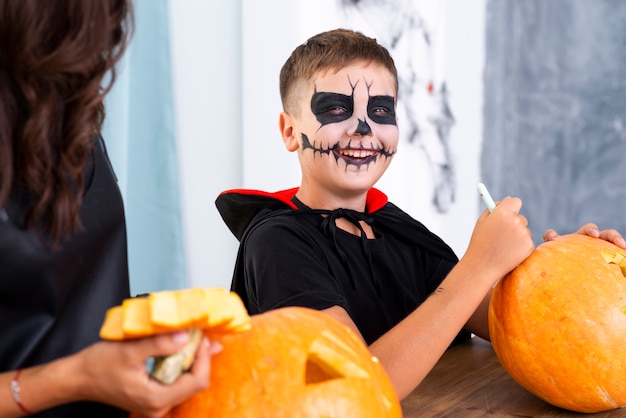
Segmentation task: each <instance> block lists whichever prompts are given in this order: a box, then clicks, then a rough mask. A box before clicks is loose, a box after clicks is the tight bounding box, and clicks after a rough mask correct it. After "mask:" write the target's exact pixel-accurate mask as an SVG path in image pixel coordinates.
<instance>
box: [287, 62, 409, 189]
mask: <svg viewBox="0 0 626 418" xmlns="http://www.w3.org/2000/svg"><path fill="white" fill-rule="evenodd" d="M394 85H395V84H394V80H393V77H392V75H391V74H390V73H389V71H387V70H386V69H384V68H383V67H381V66H378V65H374V64H370V65H367V66H365V65H363V64H353V65H350V66H347V67H344V68H343V69H341V70H340V71H338V72H336V73H335V72H332V71H327V72H324V73H321V74H318V75H317V76H316V77H315V78H314V79H313V80H312V82H311V83H310V84H309V87H308V91H307V92H305V94H304V95H303V97H304V98H305V100H303V102H302V104H301V105H300V108H299V112H298V115H297V116H296V117H293V120H294V138H295V140H297V141H298V155H299V158H300V165H301V167H302V175H303V178H302V180H303V182H302V184H303V186H305V185H311V186H315V187H318V188H321V189H322V190H326V191H330V192H333V193H342V192H349V191H352V192H363V191H366V190H369V188H371V187H372V186H373V185H374V184H375V183H376V182H377V181H378V179H380V177H381V176H382V175H383V173H384V172H385V170H386V169H387V167H388V166H389V163H390V162H391V158H392V157H393V155H394V154H395V152H396V149H397V146H398V126H397V123H396V114H395V104H396V92H395V88H394Z"/></svg>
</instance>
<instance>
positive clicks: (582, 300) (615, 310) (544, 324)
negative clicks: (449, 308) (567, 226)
mask: <svg viewBox="0 0 626 418" xmlns="http://www.w3.org/2000/svg"><path fill="white" fill-rule="evenodd" d="M625 253H626V251H624V250H623V249H620V248H619V247H617V246H615V245H613V244H611V243H609V242H606V241H604V240H600V239H594V238H591V237H587V236H582V235H575V234H572V235H566V236H562V237H560V238H558V239H557V240H555V241H550V242H546V243H544V244H542V245H540V246H538V247H537V249H536V250H535V251H534V252H533V254H531V256H530V257H529V258H528V259H526V261H524V262H523V263H522V264H521V265H520V266H518V267H517V268H516V269H515V270H514V271H512V272H511V273H510V274H509V275H508V276H507V277H506V278H504V279H503V280H501V281H500V282H499V283H498V284H497V285H496V287H495V289H494V293H493V296H492V300H491V304H490V307H489V330H490V335H491V342H492V345H493V348H494V351H495V353H496V355H497V356H498V359H499V360H500V362H501V364H502V366H503V367H504V369H505V370H506V371H507V372H508V373H509V375H511V377H512V378H513V379H514V380H516V381H517V382H518V383H519V384H520V385H522V386H523V387H524V388H526V389H527V390H528V391H530V392H531V393H534V394H535V395H536V396H538V397H540V398H542V399H544V400H545V401H547V402H549V403H551V404H553V405H555V406H558V407H561V408H565V409H569V410H572V411H577V412H587V413H588V412H599V411H605V410H611V409H615V408H620V407H623V406H625V405H626V355H625V352H624V346H625V345H626V277H624V276H625V274H626V258H625V257H624V254H625Z"/></svg>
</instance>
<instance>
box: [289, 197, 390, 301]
mask: <svg viewBox="0 0 626 418" xmlns="http://www.w3.org/2000/svg"><path fill="white" fill-rule="evenodd" d="M291 201H292V202H293V203H294V204H295V205H296V206H297V207H298V210H297V211H294V212H293V213H294V214H298V213H303V214H316V215H321V216H323V217H324V220H323V221H322V224H321V229H322V231H323V233H324V235H325V236H326V237H327V238H329V239H330V240H331V241H332V242H333V246H334V248H335V250H336V251H337V254H339V257H340V258H341V262H342V263H343V265H344V266H345V268H346V270H347V271H348V274H349V276H350V277H349V278H350V284H351V285H352V288H353V289H355V290H356V289H358V287H359V285H358V283H359V281H358V280H357V278H356V277H355V274H354V272H353V270H352V263H350V259H349V258H348V255H347V254H346V251H345V250H344V249H343V248H342V246H341V245H339V243H338V241H337V229H338V227H337V222H336V221H337V219H339V218H344V219H347V220H348V221H349V222H350V223H351V224H353V225H354V226H356V227H357V228H358V229H359V231H360V241H361V248H362V249H363V254H365V258H366V259H367V263H368V271H369V274H370V277H369V279H370V281H371V282H372V284H373V285H374V288H375V289H376V293H377V294H378V295H379V296H380V295H381V287H380V283H379V281H378V280H377V278H376V276H375V275H374V267H373V266H374V265H373V260H372V252H371V249H370V245H369V240H368V238H367V235H366V233H365V230H364V229H363V226H362V225H361V221H363V222H365V223H367V224H368V225H370V226H372V227H373V224H374V218H373V217H372V216H370V215H369V214H368V213H367V212H358V211H356V210H352V209H345V208H339V209H335V210H328V209H311V208H310V207H308V206H306V205H305V204H304V203H302V202H301V201H300V200H299V199H298V198H297V197H295V196H294V197H293V198H292V199H291Z"/></svg>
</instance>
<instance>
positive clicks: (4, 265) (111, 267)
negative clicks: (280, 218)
mask: <svg viewBox="0 0 626 418" xmlns="http://www.w3.org/2000/svg"><path fill="white" fill-rule="evenodd" d="M86 173H87V176H86V179H87V181H86V188H85V192H84V200H83V204H82V207H81V220H82V223H83V227H84V228H83V231H82V232H79V233H76V234H74V235H73V236H71V237H70V238H68V239H65V240H63V241H62V242H61V249H60V250H50V249H49V248H48V247H47V246H46V245H45V244H44V243H43V242H42V241H41V240H40V238H39V237H38V235H37V233H36V232H35V231H33V230H26V229H24V227H23V218H24V215H25V213H26V209H27V205H26V203H25V201H26V198H25V196H24V195H18V194H15V193H14V194H13V195H12V196H11V198H10V200H9V202H8V204H7V206H6V208H5V209H4V210H2V209H0V335H2V337H1V338H0V371H8V370H15V369H17V368H20V367H28V366H34V365H37V364H41V363H45V362H48V361H50V360H54V359H56V358H59V357H62V356H66V355H69V354H73V353H76V352H77V351H79V350H81V349H82V348H84V347H86V346H88V345H90V344H92V343H94V342H96V341H98V340H99V336H98V333H99V330H100V326H101V325H102V322H103V320H104V315H105V312H106V310H107V309H108V308H109V307H111V306H113V305H118V304H120V303H121V302H122V300H123V299H125V298H127V297H129V293H130V291H129V279H128V262H127V248H126V225H125V220H124V208H123V203H122V198H121V195H120V192H119V189H118V187H117V181H116V178H115V175H114V173H113V170H112V167H111V165H110V162H109V160H108V157H107V155H106V150H105V149H104V143H103V142H102V141H101V140H100V141H99V142H98V144H97V145H96V146H95V151H94V153H93V158H92V160H91V162H90V164H89V165H88V167H87V172H86ZM26 406H27V407H28V405H26ZM127 415H128V413H126V412H124V411H120V410H117V409H114V408H111V407H109V406H106V405H102V404H96V403H89V402H80V403H74V404H70V405H64V406H60V407H57V408H53V409H51V410H48V411H46V412H42V413H39V414H36V416H38V417H64V418H67V417H81V418H82V417H90V418H91V417H124V416H127Z"/></svg>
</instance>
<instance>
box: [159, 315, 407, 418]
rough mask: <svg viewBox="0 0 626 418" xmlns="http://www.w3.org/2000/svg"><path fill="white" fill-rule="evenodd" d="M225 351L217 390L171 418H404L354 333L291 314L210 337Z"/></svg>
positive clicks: (322, 318)
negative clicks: (221, 345)
mask: <svg viewBox="0 0 626 418" xmlns="http://www.w3.org/2000/svg"><path fill="white" fill-rule="evenodd" d="M208 334H209V338H212V339H215V340H218V341H220V342H221V343H222V344H223V346H224V350H223V351H222V352H221V353H219V354H218V355H216V356H215V357H213V361H212V364H211V377H210V387H209V388H208V389H206V390H205V391H203V392H200V393H198V394H196V395H194V396H193V397H191V398H190V399H188V400H187V401H186V402H184V403H183V404H181V405H179V406H178V407H177V408H175V409H174V410H173V411H172V412H171V413H170V415H169V417H170V418H183V417H185V418H192V417H193V418H203V417H207V418H208V417H233V418H235V417H250V418H298V417H302V418H304V417H311V418H313V417H315V418H319V417H359V418H367V417H372V418H374V417H376V418H385V417H401V416H402V411H401V409H400V403H399V401H398V399H397V396H396V394H395V391H394V389H393V386H392V385H391V382H390V381H389V379H388V377H387V375H386V373H385V371H384V370H383V368H382V366H381V365H380V363H378V361H377V360H376V359H375V358H372V357H371V355H370V353H369V351H368V349H367V348H366V346H365V345H364V344H363V343H362V342H361V340H359V339H358V338H357V337H356V336H355V335H354V334H353V333H352V332H351V331H350V330H349V329H348V328H347V327H345V326H343V325H342V324H340V323H339V322H336V321H335V320H333V319H331V318H330V317H328V316H327V315H325V314H323V313H321V312H318V311H315V310H311V309H306V308H299V307H290V308H282V309H277V310H274V311H269V312H267V313H264V314H261V315H255V316H252V317H251V329H250V331H247V332H244V333H238V334H230V335H220V334H212V333H211V332H210V331H209V332H208Z"/></svg>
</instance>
